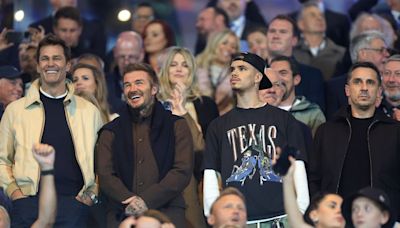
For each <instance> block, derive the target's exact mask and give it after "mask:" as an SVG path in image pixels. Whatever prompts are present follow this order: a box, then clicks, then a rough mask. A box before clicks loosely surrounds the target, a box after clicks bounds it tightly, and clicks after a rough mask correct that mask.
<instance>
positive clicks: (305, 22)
mask: <svg viewBox="0 0 400 228" xmlns="http://www.w3.org/2000/svg"><path fill="white" fill-rule="evenodd" d="M298 26H299V28H300V30H301V31H303V32H308V33H325V30H326V21H325V17H324V14H323V13H322V12H321V10H320V9H319V8H318V7H317V6H309V7H307V8H305V9H303V12H302V17H301V18H300V20H299V21H298Z"/></svg>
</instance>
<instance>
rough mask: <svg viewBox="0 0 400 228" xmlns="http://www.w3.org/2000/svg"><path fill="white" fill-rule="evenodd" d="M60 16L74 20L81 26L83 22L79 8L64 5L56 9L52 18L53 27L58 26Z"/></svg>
mask: <svg viewBox="0 0 400 228" xmlns="http://www.w3.org/2000/svg"><path fill="white" fill-rule="evenodd" d="M61 18H67V19H71V20H73V21H76V23H78V25H79V26H82V24H83V22H82V17H81V14H80V13H79V10H78V9H77V8H76V7H72V6H66V7H63V8H61V9H59V10H57V12H56V14H55V15H54V20H53V26H54V27H57V26H58V21H59V20H60V19H61Z"/></svg>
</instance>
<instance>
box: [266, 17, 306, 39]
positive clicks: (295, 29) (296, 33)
mask: <svg viewBox="0 0 400 228" xmlns="http://www.w3.org/2000/svg"><path fill="white" fill-rule="evenodd" d="M275 20H283V21H287V22H289V23H290V24H291V25H292V33H293V36H295V37H299V36H300V31H299V28H298V27H297V23H296V21H295V20H294V19H293V18H291V17H290V16H288V15H285V14H279V15H277V16H275V17H274V18H272V20H271V21H270V22H269V24H272V22H273V21H275Z"/></svg>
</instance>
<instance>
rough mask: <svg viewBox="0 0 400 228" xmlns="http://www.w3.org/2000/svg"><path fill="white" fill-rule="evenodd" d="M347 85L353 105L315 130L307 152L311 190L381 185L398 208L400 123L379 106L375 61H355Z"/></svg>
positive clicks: (345, 191)
mask: <svg viewBox="0 0 400 228" xmlns="http://www.w3.org/2000/svg"><path fill="white" fill-rule="evenodd" d="M345 91H346V96H347V97H348V99H349V104H350V106H348V107H343V108H342V109H341V110H340V111H339V112H338V113H337V115H336V116H335V118H333V119H332V120H331V121H329V122H326V123H325V124H323V125H321V126H320V127H319V128H318V130H317V132H316V135H315V139H314V150H313V151H312V153H311V154H310V157H309V182H310V192H311V194H312V195H313V194H315V193H316V192H318V191H329V192H336V193H338V194H340V195H341V196H343V197H347V196H349V195H351V194H353V193H354V192H356V191H357V190H359V189H361V188H363V187H366V186H372V187H377V188H380V189H382V190H384V191H385V192H386V193H387V194H388V195H389V198H390V200H391V202H392V203H391V204H392V205H393V207H394V209H395V210H396V211H400V210H399V209H400V178H399V174H400V166H399V164H400V125H399V124H398V123H397V122H396V121H395V120H393V119H391V118H389V117H387V116H386V115H385V114H384V113H383V112H381V111H379V110H377V109H376V106H377V105H379V103H380V100H381V94H382V88H381V77H380V73H379V70H378V69H377V68H376V67H375V65H373V64H372V63H367V62H359V63H355V64H354V65H353V66H352V67H351V69H350V71H349V73H348V77H347V84H346V86H345ZM397 220H399V219H397Z"/></svg>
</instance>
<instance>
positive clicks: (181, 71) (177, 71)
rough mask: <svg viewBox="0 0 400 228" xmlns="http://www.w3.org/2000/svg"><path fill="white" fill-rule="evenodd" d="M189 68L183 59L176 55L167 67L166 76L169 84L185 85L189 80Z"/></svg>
mask: <svg viewBox="0 0 400 228" xmlns="http://www.w3.org/2000/svg"><path fill="white" fill-rule="evenodd" d="M189 73H190V70H189V66H188V63H187V62H186V59H185V57H184V56H183V55H182V54H180V53H176V54H175V56H174V58H173V59H172V62H171V64H170V65H169V69H168V75H169V81H170V82H171V84H176V83H183V84H187V83H188V79H189Z"/></svg>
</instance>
